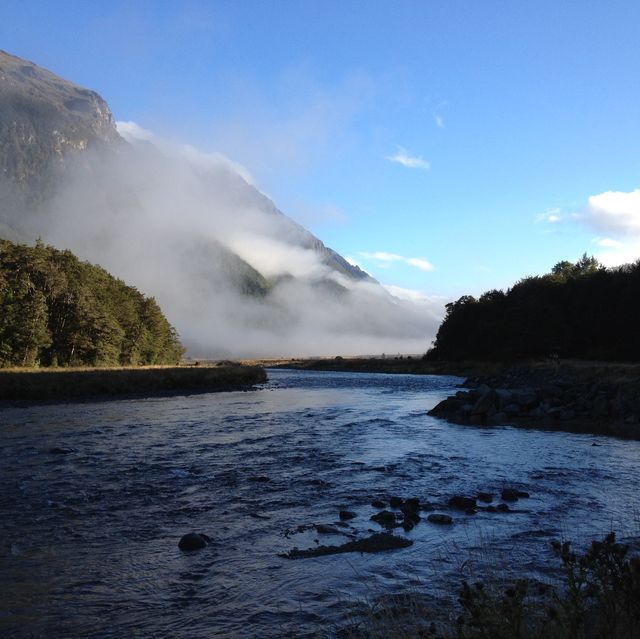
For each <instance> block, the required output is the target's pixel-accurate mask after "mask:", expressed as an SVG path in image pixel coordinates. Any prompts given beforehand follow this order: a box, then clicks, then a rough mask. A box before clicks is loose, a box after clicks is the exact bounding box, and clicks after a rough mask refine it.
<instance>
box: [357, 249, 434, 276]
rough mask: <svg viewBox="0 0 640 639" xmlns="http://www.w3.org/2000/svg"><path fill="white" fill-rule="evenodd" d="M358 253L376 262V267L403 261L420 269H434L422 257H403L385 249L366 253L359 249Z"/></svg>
mask: <svg viewBox="0 0 640 639" xmlns="http://www.w3.org/2000/svg"><path fill="white" fill-rule="evenodd" d="M360 255H361V256H362V257H363V258H364V259H365V260H372V261H374V262H377V266H378V268H388V267H389V266H390V264H391V263H392V262H403V263H404V264H409V265H410V266H414V267H415V268H418V269H420V270H421V271H434V270H435V266H434V265H433V264H432V263H431V262H429V261H428V260H425V259H424V258H422V257H404V255H398V254H397V253H387V252H385V251H378V252H375V253H367V252H364V251H361V252H360Z"/></svg>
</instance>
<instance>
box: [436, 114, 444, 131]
mask: <svg viewBox="0 0 640 639" xmlns="http://www.w3.org/2000/svg"><path fill="white" fill-rule="evenodd" d="M435 120H436V126H437V127H438V128H439V129H444V119H443V118H442V116H441V115H436V116H435Z"/></svg>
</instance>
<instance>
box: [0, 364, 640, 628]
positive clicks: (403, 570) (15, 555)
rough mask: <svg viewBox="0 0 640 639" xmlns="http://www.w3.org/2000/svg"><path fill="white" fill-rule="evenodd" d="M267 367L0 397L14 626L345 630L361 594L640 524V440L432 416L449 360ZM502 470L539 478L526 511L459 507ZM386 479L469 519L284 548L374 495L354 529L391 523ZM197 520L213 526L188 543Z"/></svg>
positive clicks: (510, 564)
mask: <svg viewBox="0 0 640 639" xmlns="http://www.w3.org/2000/svg"><path fill="white" fill-rule="evenodd" d="M269 377H270V382H269V383H268V384H267V385H265V386H264V387H263V388H261V389H259V390H257V391H253V392H233V393H218V394H200V395H191V396H186V397H185V396H174V397H164V398H151V399H126V400H120V401H106V402H84V403H77V404H57V405H39V406H29V407H8V408H7V407H5V408H3V409H0V453H1V457H0V514H1V518H0V635H2V636H7V637H132V636H141V637H142V636H144V637H160V636H167V637H168V636H171V637H185V638H186V637H189V638H199V637H202V638H204V637H215V636H226V637H276V636H294V637H297V636H316V635H319V636H325V635H326V636H331V635H333V634H335V632H336V630H337V629H338V628H340V627H343V626H344V625H345V624H348V623H350V622H351V621H353V613H352V612H351V611H352V610H353V608H354V604H356V603H357V602H358V601H360V600H373V599H375V598H376V597H379V596H380V595H383V594H387V593H395V592H402V591H403V590H407V589H409V590H413V591H416V590H417V591H419V592H424V593H426V594H427V595H429V596H433V597H436V598H437V597H441V596H443V595H444V594H445V593H448V594H449V595H450V596H454V595H455V591H456V589H457V587H458V585H459V583H460V580H461V579H463V578H472V577H473V575H474V572H475V571H477V572H482V571H484V570H486V569H487V568H488V567H489V568H491V569H492V570H494V571H498V572H501V573H502V574H508V573H509V571H510V570H514V571H521V570H523V571H525V572H526V574H529V575H530V576H532V577H535V578H539V579H543V580H545V579H552V578H553V575H554V574H555V573H554V567H555V566H556V563H557V562H556V560H555V559H554V557H553V554H552V552H551V550H550V541H551V540H552V539H555V538H573V539H581V540H582V541H583V543H586V540H588V539H592V538H595V537H599V536H601V535H602V534H604V533H605V532H607V531H609V530H611V529H615V530H617V531H618V532H619V534H620V535H622V536H623V537H624V536H629V537H630V536H634V535H637V534H638V529H639V528H640V526H639V523H638V519H639V517H638V510H639V503H640V502H639V499H638V486H640V442H630V441H621V440H616V439H608V438H604V437H594V436H588V435H576V434H567V433H555V432H542V431H535V430H523V429H512V428H496V429H482V428H473V427H464V426H456V425H452V424H448V423H446V422H444V421H440V420H437V419H434V418H432V417H429V416H428V415H427V411H428V410H429V409H430V408H431V407H433V406H434V405H435V404H436V403H437V402H438V401H439V400H440V399H442V398H443V397H444V396H446V395H447V394H449V393H450V391H451V390H452V389H453V388H454V387H455V386H456V384H457V383H459V382H460V381H461V380H459V379H458V378H454V377H431V376H411V375H379V374H378V375H373V374H371V375H368V374H348V373H325V372H322V373H320V372H299V371H284V370H279V371H270V372H269ZM593 444H597V445H595V446H594V445H593ZM56 449H58V450H56ZM61 449H62V450H61ZM64 449H69V450H64ZM266 478H268V479H269V481H265V479H266ZM258 480H260V481H258ZM504 486H515V487H517V488H520V489H522V490H526V491H528V492H529V493H530V495H531V497H530V498H529V499H521V500H520V501H519V502H518V503H517V504H516V505H515V506H514V507H515V508H517V509H519V510H520V511H522V512H517V513H487V512H479V513H478V514H477V515H466V514H464V513H457V512H455V511H451V510H450V509H448V508H447V507H444V505H445V504H446V502H447V500H448V499H449V497H450V496H452V495H454V494H465V495H474V494H476V493H477V491H488V492H492V493H494V494H496V495H499V492H500V490H501V488H502V487H504ZM391 495H399V496H401V497H419V498H420V499H421V500H423V501H424V500H428V501H431V502H432V503H435V504H442V505H443V507H442V508H441V509H439V510H440V512H447V513H449V514H451V515H452V516H453V517H454V520H455V523H454V525H453V526H452V527H442V526H436V525H433V524H430V523H428V522H427V521H426V520H425V519H424V518H423V521H422V522H421V523H419V524H418V525H417V526H416V528H414V529H413V530H412V531H410V532H409V533H405V532H404V531H403V530H402V529H401V528H400V529H398V530H397V531H396V534H399V535H406V536H407V537H408V538H410V539H412V540H413V541H414V544H413V546H411V547H410V548H407V549H403V550H399V551H393V552H387V553H381V554H377V555H364V554H340V555H333V556H328V557H320V558H312V559H302V560H297V561H292V560H289V559H286V558H282V557H280V556H279V554H280V553H285V552H286V551H288V550H290V549H292V548H293V547H294V546H297V547H299V548H308V547H313V546H314V545H316V543H317V542H316V540H319V543H321V544H338V543H343V542H344V541H347V538H346V537H337V536H335V535H331V536H328V535H319V534H318V533H316V532H314V531H305V532H303V533H294V534H288V531H292V530H295V529H296V528H297V527H298V526H300V525H308V524H313V523H316V524H318V523H332V522H335V521H336V520H337V519H338V511H339V510H340V509H341V508H347V509H349V510H352V511H355V512H356V513H357V515H358V516H357V517H356V518H355V519H354V520H352V521H351V522H350V523H351V525H352V530H351V532H353V533H356V534H357V535H358V536H360V537H362V536H366V535H368V534H370V532H369V531H377V530H379V527H378V525H377V524H375V523H374V522H372V521H370V520H369V518H370V516H371V515H372V514H374V513H375V512H376V509H374V508H373V507H372V506H371V505H370V504H371V501H372V500H373V499H380V498H381V499H385V498H388V497H389V496H391ZM494 503H497V501H496V502H494ZM425 515H426V513H425ZM189 531H198V532H204V533H207V534H208V535H209V536H210V537H211V538H212V540H213V543H212V545H210V546H209V547H207V548H205V549H203V550H201V551H197V552H193V553H183V552H181V551H180V550H179V549H178V545H177V543H178V540H179V539H180V537H181V536H182V535H183V534H184V533H186V532H189Z"/></svg>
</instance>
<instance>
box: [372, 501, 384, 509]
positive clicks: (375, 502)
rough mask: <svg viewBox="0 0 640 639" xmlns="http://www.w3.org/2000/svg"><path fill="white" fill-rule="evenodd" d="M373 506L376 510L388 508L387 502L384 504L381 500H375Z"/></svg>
mask: <svg viewBox="0 0 640 639" xmlns="http://www.w3.org/2000/svg"><path fill="white" fill-rule="evenodd" d="M371 505H372V506H373V507H374V508H386V506H387V504H386V502H384V501H382V500H380V499H374V500H373V501H372V502H371Z"/></svg>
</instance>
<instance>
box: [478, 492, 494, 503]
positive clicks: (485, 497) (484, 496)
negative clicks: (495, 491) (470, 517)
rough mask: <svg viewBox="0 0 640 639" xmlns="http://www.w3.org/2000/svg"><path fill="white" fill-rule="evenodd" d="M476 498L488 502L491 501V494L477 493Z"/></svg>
mask: <svg viewBox="0 0 640 639" xmlns="http://www.w3.org/2000/svg"><path fill="white" fill-rule="evenodd" d="M476 499H477V500H478V501H483V502H484V503H485V504H490V503H491V502H492V501H493V495H492V494H491V493H478V496H477V497H476Z"/></svg>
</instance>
